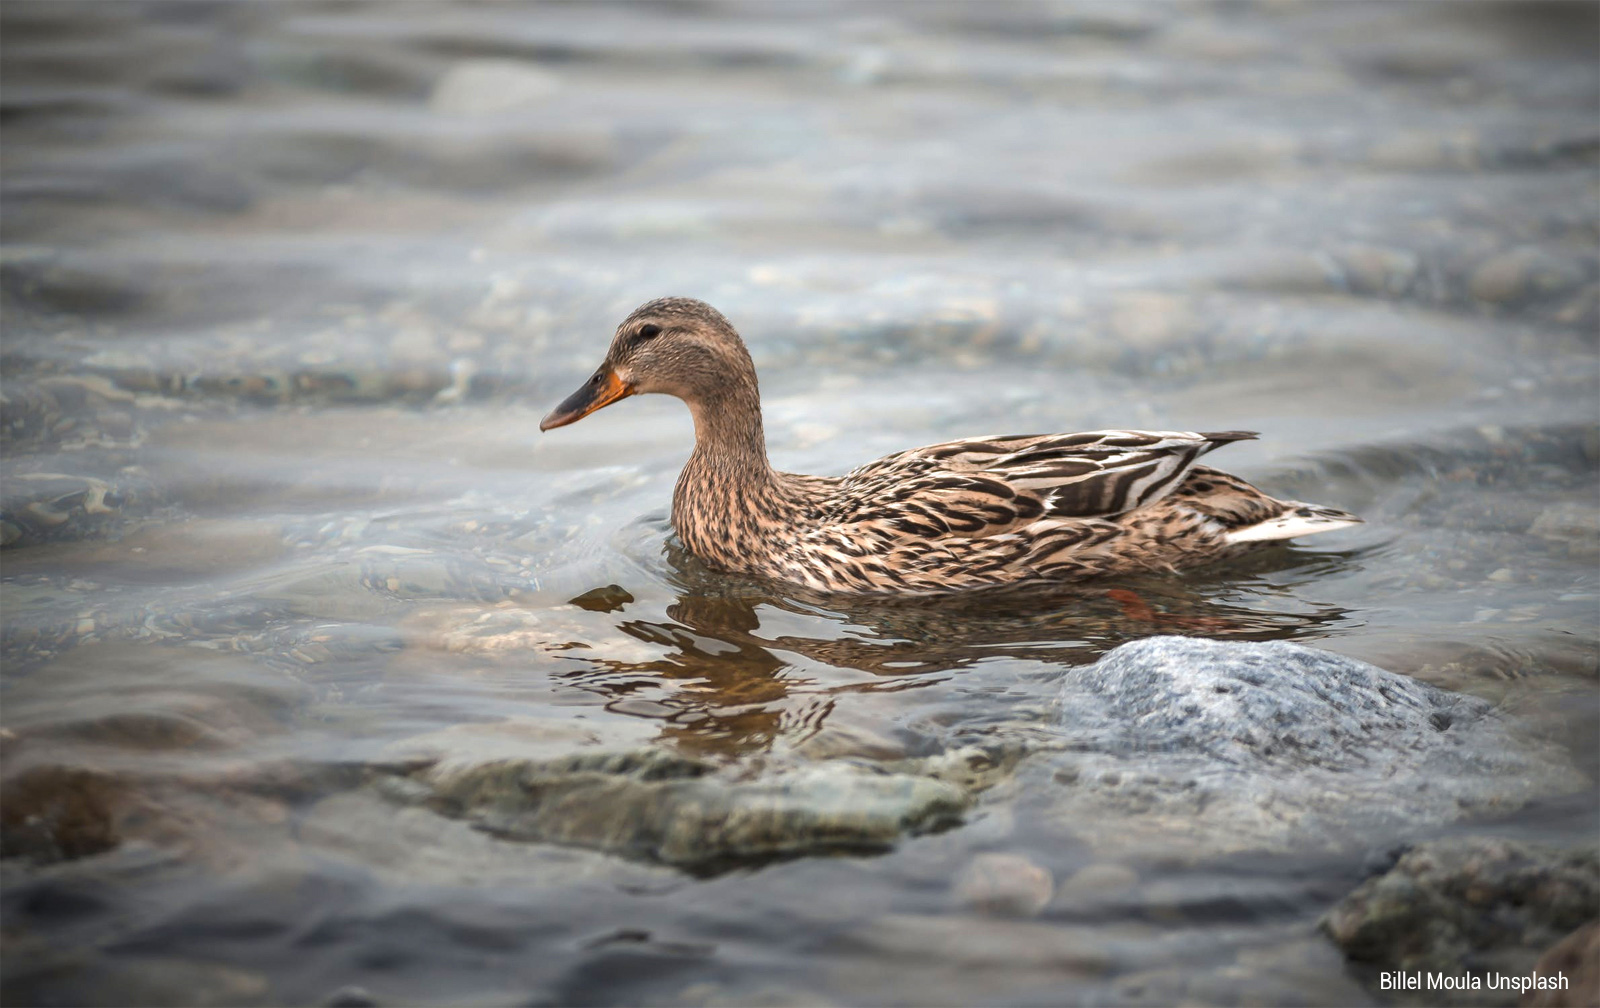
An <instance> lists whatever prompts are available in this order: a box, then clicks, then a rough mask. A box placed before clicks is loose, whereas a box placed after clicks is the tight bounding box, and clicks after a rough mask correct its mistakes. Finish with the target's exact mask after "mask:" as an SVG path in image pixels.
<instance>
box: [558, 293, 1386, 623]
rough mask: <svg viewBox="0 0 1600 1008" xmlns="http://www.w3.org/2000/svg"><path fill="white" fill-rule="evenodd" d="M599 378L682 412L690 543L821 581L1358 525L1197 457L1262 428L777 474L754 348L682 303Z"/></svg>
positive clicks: (1126, 558)
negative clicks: (683, 406) (689, 427)
mask: <svg viewBox="0 0 1600 1008" xmlns="http://www.w3.org/2000/svg"><path fill="white" fill-rule="evenodd" d="M606 372H610V373H612V374H613V375H614V376H615V379H616V381H617V382H619V383H621V385H622V386H623V387H625V388H626V389H627V391H628V392H629V393H642V392H663V393H667V394H670V395H675V396H677V397H679V398H681V399H683V400H684V401H685V402H686V403H688V405H689V409H690V412H691V414H692V415H693V417H694V421H695V449H694V452H693V454H691V455H690V457H689V461H688V463H687V464H686V465H685V466H684V468H683V472H682V474H681V475H680V476H679V478H678V484H677V487H676V489H675V490H674V493H673V502H672V521H673V525H674V527H675V528H676V529H677V532H678V535H679V537H680V538H681V539H682V540H683V543H684V545H685V546H686V547H687V548H688V549H689V551H690V552H692V553H694V554H695V555H696V556H698V557H699V558H700V559H702V560H703V561H705V562H706V563H707V564H709V565H711V566H713V567H716V568H719V569H722V570H726V571H733V572H741V573H747V574H756V575H762V576H767V577H772V578H777V579H781V580H785V581H790V582H795V583H798V584H801V585H805V586H807V587H809V588H812V589H815V590H818V591H824V592H848V593H893V594H935V593H942V592H955V591H967V590H971V589H977V588H986V587H994V586H1000V585H1009V584H1018V583H1023V582H1028V581H1072V580H1079V579H1083V578H1090V577H1095V576H1099V575H1106V574H1115V573H1122V572H1132V571H1170V570H1175V569H1177V568H1179V567H1183V566H1187V565H1191V564H1196V563H1203V562H1206V561H1210V560H1215V559H1218V558H1220V557H1224V556H1227V555H1230V554H1232V553H1235V552H1238V551H1239V550H1241V549H1246V548H1250V547H1252V546H1254V545H1255V544H1257V543H1260V542H1265V541H1269V540H1273V539H1286V538H1291V537H1294V536H1299V535H1307V534H1311V533H1314V532H1322V531H1328V530H1331V529H1336V528H1343V527H1346V526H1349V525H1352V524H1355V523H1357V522H1359V521H1360V519H1359V518H1357V517H1355V516H1354V515H1352V514H1349V513H1347V512H1344V511H1340V510H1338V509H1336V508H1329V507H1321V506H1318V505H1312V504H1305V503H1303V502H1300V501H1285V500H1278V499H1276V498H1273V497H1270V496H1268V495H1266V494H1264V493H1262V492H1261V491H1260V490H1258V489H1256V488H1255V487H1253V486H1251V485H1250V484H1249V483H1246V482H1245V481H1244V480H1242V479H1239V478H1238V477H1236V476H1231V475H1228V474H1227V473H1223V472H1220V471H1218V470H1215V469H1210V468H1207V467H1204V466H1200V465H1197V464H1196V463H1197V460H1198V459H1200V458H1201V457H1202V456H1204V455H1205V454H1206V453H1208V452H1211V451H1213V450H1215V449H1217V448H1220V447H1222V446H1224V445H1227V444H1230V443H1232V442H1234V441H1241V440H1247V439H1251V438H1254V437H1255V436H1256V435H1255V433H1254V432H1252V431H1213V432H1208V433H1201V432H1195V431H1140V430H1099V431H1086V432H1082V433H1074V434H1035V435H1020V436H991V437H977V438H969V439H965V440H961V441H948V442H945V443H942V444H935V445H928V446H926V447H923V448H914V449H911V450H909V451H903V452H899V453H898V454H895V455H890V456H887V457H885V458H881V459H878V460H877V461H875V462H869V463H868V464H866V465H864V466H862V467H860V468H859V469H856V470H854V471H852V472H850V473H847V474H845V475H844V476H839V477H825V476H807V475H800V474H796V473H785V472H779V471H777V470H775V469H773V468H772V467H771V465H770V464H769V463H768V461H767V455H766V439H765V436H764V435H763V433H762V425H761V403H760V393H759V390H758V385H757V381H756V373H755V367H754V365H753V364H752V363H751V360H750V355H749V352H748V350H747V349H746V348H745V345H744V342H743V341H742V340H741V339H740V338H739V335H738V333H737V332H735V331H734V329H733V327H732V325H731V324H729V323H728V321H727V319H725V318H724V317H723V316H722V315H721V314H720V313H718V312H717V311H716V310H715V309H714V308H711V307H710V306H709V305H706V304H704V303H703V302H699V301H694V300H692V299H688V298H666V299H662V300H659V301H653V302H649V303H647V304H645V305H643V306H641V307H640V308H639V309H638V310H636V311H635V312H634V313H633V314H632V315H630V316H629V317H628V318H627V319H625V320H624V321H623V323H622V324H621V325H620V326H619V327H618V328H617V333H616V335H615V337H614V339H613V341H612V345H611V349H610V351H609V352H608V353H607V356H606V361H605V363H604V364H603V366H602V369H601V372H599V373H598V374H597V378H598V375H600V374H605V373H606ZM607 401H608V402H609V401H615V399H614V398H612V399H608V400H607ZM564 405H565V404H564ZM594 408H599V407H598V406H596V407H594ZM554 415H555V414H552V416H554ZM581 415H585V414H583V413H580V414H578V416H581ZM572 419H573V417H569V416H566V415H563V417H562V419H561V420H560V423H562V424H564V423H568V422H571V420H572Z"/></svg>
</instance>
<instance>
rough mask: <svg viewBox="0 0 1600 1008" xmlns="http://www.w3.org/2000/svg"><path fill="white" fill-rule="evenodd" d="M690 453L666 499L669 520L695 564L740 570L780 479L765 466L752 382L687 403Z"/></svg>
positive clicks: (772, 507) (772, 506)
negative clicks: (697, 560) (696, 559)
mask: <svg viewBox="0 0 1600 1008" xmlns="http://www.w3.org/2000/svg"><path fill="white" fill-rule="evenodd" d="M689 411H690V413H691V414H693V416H694V435H695V439H694V440H695V443H694V453H693V454H692V455H690V456H689V461H688V463H687V464H686V465H685V466H684V467H683V473H682V475H680V476H679V477H678V486H677V489H676V491H675V492H674V493H673V496H672V523H673V525H674V526H675V527H676V528H677V530H678V535H679V537H680V538H682V539H683V541H684V544H685V545H687V546H688V547H689V549H690V550H691V551H692V552H694V553H695V554H696V555H697V556H699V557H700V558H701V559H703V560H706V561H709V562H710V563H712V564H713V565H716V566H719V567H723V568H725V569H740V568H742V567H743V566H745V564H744V563H742V562H741V561H742V560H745V559H747V558H748V557H749V555H750V551H751V550H752V549H755V548H756V547H757V546H758V545H759V543H760V541H761V538H762V537H761V535H760V532H761V528H762V525H763V522H764V521H768V520H770V519H771V518H772V516H773V515H774V514H776V512H777V511H778V510H779V501H780V498H781V497H782V496H783V495H782V494H781V493H780V492H779V491H780V487H779V483H780V480H779V474H778V473H776V472H775V471H774V470H773V468H772V466H771V464H770V463H768V461H767V442H766V436H765V434H764V433H763V432H762V428H761V399H760V396H759V394H758V393H757V392H756V389H755V386H754V384H753V383H752V384H751V385H749V386H748V387H743V386H741V387H738V388H735V389H729V390H727V391H725V392H723V393H722V394H719V395H717V396H716V397H714V398H706V399H699V400H695V401H691V402H690V403H689Z"/></svg>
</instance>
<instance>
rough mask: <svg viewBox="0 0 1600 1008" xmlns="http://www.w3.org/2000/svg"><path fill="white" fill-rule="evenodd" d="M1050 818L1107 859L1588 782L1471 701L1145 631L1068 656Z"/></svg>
mask: <svg viewBox="0 0 1600 1008" xmlns="http://www.w3.org/2000/svg"><path fill="white" fill-rule="evenodd" d="M1056 724H1057V725H1058V729H1057V731H1058V734H1059V735H1060V736H1062V743H1061V746H1062V748H1063V749H1064V750H1065V751H1064V752H1061V753H1059V754H1058V755H1056V756H1055V757H1054V758H1053V759H1052V760H1051V761H1050V766H1049V770H1048V772H1049V773H1050V774H1051V779H1052V780H1053V782H1054V786H1055V787H1056V788H1057V790H1058V797H1057V799H1056V801H1055V803H1054V808H1053V810H1052V812H1051V815H1052V816H1053V817H1054V818H1056V819H1057V820H1058V821H1060V822H1061V823H1062V824H1063V825H1064V826H1065V827H1066V828H1068V829H1070V830H1071V831H1072V832H1073V833H1074V834H1076V835H1077V836H1079V837H1081V838H1082V839H1084V840H1086V841H1087V842H1089V843H1090V844H1091V846H1094V847H1095V848H1097V849H1099V850H1102V851H1104V852H1106V853H1115V854H1118V855H1122V854H1126V853H1128V852H1129V851H1137V850H1139V849H1140V848H1141V847H1142V846H1143V845H1144V844H1146V843H1148V844H1150V845H1151V847H1152V849H1157V848H1160V847H1162V846H1164V845H1165V844H1167V843H1168V842H1170V838H1171V837H1172V836H1173V835H1177V834H1181V835H1184V836H1185V837H1186V838H1187V839H1186V842H1187V843H1188V844H1189V846H1190V848H1191V849H1192V850H1193V851H1194V852H1195V856H1196V857H1202V856H1207V855H1215V854H1220V853H1225V852H1229V851H1243V850H1262V849H1275V850H1284V849H1290V848H1292V847H1299V846H1301V845H1303V844H1311V845H1313V846H1321V847H1323V848H1325V849H1341V848H1344V847H1347V846H1349V845H1352V844H1355V843H1370V842H1371V841H1370V837H1371V836H1372V835H1373V834H1374V833H1379V834H1381V833H1383V832H1385V831H1398V830H1403V829H1407V828H1413V827H1415V826H1417V825H1419V824H1423V823H1438V822H1448V821H1452V820H1455V819H1459V818H1461V817H1463V816H1465V815H1472V814H1486V813H1494V812H1501V813H1503V812H1508V811H1511V810H1513V809H1516V808H1519V807H1521V806H1522V805H1523V804H1525V803H1526V802H1527V801H1529V800H1530V799H1532V798H1534V797H1536V796H1538V795H1554V794H1564V793H1572V792H1574V791H1577V790H1578V789H1580V788H1581V787H1583V786H1585V783H1584V778H1583V776H1582V774H1580V773H1579V772H1578V771H1577V770H1576V768H1574V767H1573V766H1572V764H1571V760H1570V757H1569V756H1568V755H1567V754H1566V753H1565V752H1564V751H1562V750H1561V749H1560V748H1559V747H1557V746H1556V745H1554V744H1553V743H1550V742H1547V741H1540V740H1535V739H1527V738H1524V737H1522V736H1520V735H1518V734H1517V733H1515V732H1514V731H1512V729H1511V726H1510V725H1509V724H1508V722H1507V720H1506V719H1505V718H1504V717H1503V716H1502V715H1500V714H1498V713H1497V712H1495V711H1494V710H1493V708H1492V707H1491V705H1490V704H1489V703H1488V702H1486V701H1484V700H1481V699H1478V698H1476V697H1471V696H1465V695H1462V694H1456V693H1450V692H1447V691H1444V690H1441V689H1438V688H1436V687H1433V686H1430V685H1428V684H1426V683H1423V682H1420V681H1418V680H1415V679H1412V678H1410V677H1407V676H1402V675H1396V674H1394V673H1391V672H1386V671H1384V670H1383V669H1380V668H1377V667H1376V666H1373V665H1369V664H1367V663H1365V662H1361V661H1356V660H1354V659H1350V658H1346V657H1343V656H1341V655H1337V654H1333V653H1331V652H1327V651H1320V650H1316V649H1313V648H1307V647H1302V646H1300V645H1297V644H1289V643H1286V642H1281V641H1277V642H1270V643H1240V642H1219V641H1211V640H1203V639H1196V638H1186V637H1153V638H1148V639H1145V640H1141V641H1134V642H1132V643H1128V644H1124V645H1122V646H1120V647H1118V648H1116V649H1114V650H1112V651H1111V652H1109V653H1107V654H1106V655H1104V656H1103V657H1102V658H1101V659H1100V660H1099V661H1097V662H1095V663H1094V664H1092V665H1086V666H1082V667H1079V668H1075V669H1072V670H1070V671H1069V672H1068V673H1067V674H1066V676H1065V677H1064V678H1063V680H1062V683H1061V688H1060V692H1059V695H1058V699H1057V712H1056Z"/></svg>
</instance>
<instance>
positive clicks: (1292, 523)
mask: <svg viewBox="0 0 1600 1008" xmlns="http://www.w3.org/2000/svg"><path fill="white" fill-rule="evenodd" d="M1360 524H1361V519H1360V518H1353V517H1350V516H1348V515H1340V516H1339V517H1337V518H1335V517H1333V516H1331V515H1318V514H1313V515H1311V516H1310V517H1307V516H1305V515H1298V514H1295V513H1294V512H1293V511H1290V512H1289V513H1287V514H1282V515H1279V516H1278V517H1276V518H1269V519H1268V520H1266V521H1264V522H1256V523H1255V524H1254V525H1246V526H1245V527H1244V528H1240V529H1234V530H1233V531H1232V532H1229V533H1228V534H1227V536H1225V537H1224V538H1226V539H1227V541H1228V542H1230V543H1247V542H1267V541H1269V540H1272V539H1293V538H1295V537H1296V536H1303V535H1315V534H1316V533H1318V532H1332V531H1333V530H1334V529H1342V528H1349V527H1350V526H1352V525H1360Z"/></svg>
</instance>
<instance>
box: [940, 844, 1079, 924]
mask: <svg viewBox="0 0 1600 1008" xmlns="http://www.w3.org/2000/svg"><path fill="white" fill-rule="evenodd" d="M954 889H955V897H956V900H957V901H958V902H960V903H961V904H963V905H965V906H968V907H971V908H973V909H975V910H978V911H981V912H983V913H986V914H992V915H995V916H1000V917H1035V916H1038V913H1039V911H1040V910H1043V909H1044V908H1045V907H1046V906H1047V905H1048V904H1049V903H1050V897H1051V895H1052V894H1053V893H1054V892H1055V880H1054V879H1053V878H1052V877H1051V875H1050V872H1049V871H1047V870H1046V869H1044V868H1041V867H1039V866H1038V865H1037V864H1034V863H1033V862H1032V861H1030V860H1028V859H1027V858H1025V857H1023V856H1021V855H1019V854H996V853H988V854H979V855H978V856H977V857H975V858H973V859H972V860H971V861H969V862H967V866H966V867H965V868H963V869H962V870H961V872H960V874H958V875H957V876H956V880H955V886H954Z"/></svg>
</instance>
